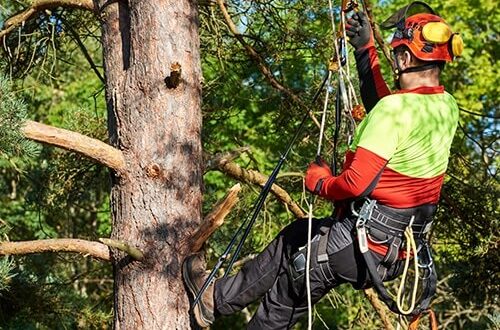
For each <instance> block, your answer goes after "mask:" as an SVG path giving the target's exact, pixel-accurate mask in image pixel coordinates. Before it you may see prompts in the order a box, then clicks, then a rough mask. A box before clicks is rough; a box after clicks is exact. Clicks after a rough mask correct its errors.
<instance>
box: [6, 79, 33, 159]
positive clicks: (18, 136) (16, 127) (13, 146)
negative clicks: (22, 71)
mask: <svg viewBox="0 0 500 330" xmlns="http://www.w3.org/2000/svg"><path fill="white" fill-rule="evenodd" d="M26 118H27V107H26V103H25V102H23V101H22V100H20V99H19V97H18V96H16V95H15V94H14V92H12V91H11V86H10V84H9V83H8V81H7V79H5V78H1V77H0V146H1V148H0V155H3V156H20V155H25V156H27V157H33V156H35V155H36V152H37V151H38V147H37V145H36V144H35V143H33V142H32V141H29V140H26V139H25V138H24V137H23V135H22V133H21V127H22V125H23V123H24V121H25V120H26Z"/></svg>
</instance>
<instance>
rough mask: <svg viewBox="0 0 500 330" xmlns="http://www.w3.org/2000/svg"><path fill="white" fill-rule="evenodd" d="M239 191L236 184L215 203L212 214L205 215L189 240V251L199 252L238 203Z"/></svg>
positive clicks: (239, 188) (238, 185) (239, 186)
mask: <svg viewBox="0 0 500 330" xmlns="http://www.w3.org/2000/svg"><path fill="white" fill-rule="evenodd" d="M240 190H241V185H240V184H239V183H238V184H236V185H234V186H233V187H232V188H231V189H229V191H228V193H227V194H226V196H225V197H224V199H223V200H222V201H220V202H219V203H217V205H216V206H215V207H214V209H213V210H212V212H210V213H209V214H207V215H206V216H205V218H204V219H203V223H202V224H201V226H200V227H199V228H198V231H197V232H195V233H194V234H193V235H192V236H191V237H190V238H189V244H190V245H191V248H190V250H191V251H193V252H198V251H200V249H201V247H202V246H203V243H205V241H206V240H207V239H208V237H210V235H212V234H213V232H214V231H215V230H216V229H217V228H219V227H220V226H221V225H222V223H223V222H224V218H225V217H226V216H227V215H228V214H229V212H230V211H231V210H232V208H233V207H234V206H235V205H236V203H238V201H239V198H238V193H239V192H240Z"/></svg>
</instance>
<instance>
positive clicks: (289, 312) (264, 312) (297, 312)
mask: <svg viewBox="0 0 500 330" xmlns="http://www.w3.org/2000/svg"><path fill="white" fill-rule="evenodd" d="M306 232H307V230H306V231H303V232H302V233H301V236H305V235H304V234H305V233H306ZM297 239H299V238H297ZM300 241H302V242H303V241H305V240H302V239H300ZM318 246H319V241H318V240H314V239H313V242H312V244H311V268H310V288H311V300H312V303H313V304H315V303H316V302H318V301H319V300H320V299H321V298H322V297H323V296H324V295H325V294H327V293H328V292H329V291H330V290H331V289H332V288H333V287H335V286H337V285H339V284H340V283H342V280H339V279H337V278H336V277H335V276H334V274H333V273H332V272H331V269H330V268H329V265H328V262H323V263H319V262H318V260H317V255H318ZM301 253H304V255H305V253H306V250H302V252H298V253H297V254H295V255H294V256H293V257H295V256H297V255H299V254H301ZM293 257H292V258H293ZM287 266H288V265H287ZM306 313H307V291H306V280H305V272H304V271H303V272H301V273H299V274H297V273H295V272H291V271H284V272H282V273H281V274H280V276H279V278H278V280H277V281H276V282H275V283H274V285H273V287H272V288H271V290H269V291H268V292H267V293H266V294H265V296H264V298H263V300H262V302H261V304H260V306H259V308H258V309H257V312H256V313H255V315H254V316H253V318H252V320H251V321H250V322H249V324H248V329H289V328H291V327H292V326H293V325H294V324H295V323H297V321H298V320H299V319H300V318H301V317H302V316H304V315H305V314H306Z"/></svg>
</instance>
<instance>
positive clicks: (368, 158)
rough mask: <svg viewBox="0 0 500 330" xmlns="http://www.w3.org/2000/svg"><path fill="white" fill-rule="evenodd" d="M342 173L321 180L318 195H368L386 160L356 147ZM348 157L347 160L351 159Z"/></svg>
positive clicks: (327, 196) (353, 196)
mask: <svg viewBox="0 0 500 330" xmlns="http://www.w3.org/2000/svg"><path fill="white" fill-rule="evenodd" d="M348 157H349V158H351V157H352V158H351V159H352V161H351V162H346V163H348V165H347V166H346V167H345V169H344V171H342V173H341V174H340V175H339V176H337V177H335V176H332V177H329V178H326V179H325V180H324V181H323V185H322V187H321V191H320V193H319V195H320V196H321V197H324V198H326V199H331V200H343V199H350V198H355V197H361V196H366V195H368V194H369V193H370V192H371V191H372V190H373V188H374V187H375V185H376V184H377V181H378V178H379V176H380V175H381V173H382V171H383V169H384V168H385V165H386V164H387V160H386V159H384V158H382V157H380V156H378V155H376V154H374V153H373V152H371V151H369V150H367V149H364V148H361V147H358V148H357V149H356V152H355V153H354V155H353V156H351V155H348ZM351 159H349V160H351Z"/></svg>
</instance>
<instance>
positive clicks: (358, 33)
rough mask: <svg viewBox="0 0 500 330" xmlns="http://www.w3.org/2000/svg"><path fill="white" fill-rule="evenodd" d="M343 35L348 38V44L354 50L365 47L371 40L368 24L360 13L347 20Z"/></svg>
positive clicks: (362, 13) (370, 30) (370, 29)
mask: <svg viewBox="0 0 500 330" xmlns="http://www.w3.org/2000/svg"><path fill="white" fill-rule="evenodd" d="M345 33H346V35H347V36H348V37H349V43H350V44H351V45H352V46H353V47H354V49H356V50H358V49H360V48H363V47H365V46H366V45H368V43H369V42H370V40H371V39H373V33H372V28H371V26H370V22H369V21H368V17H366V14H365V13H364V12H362V11H358V12H356V13H354V15H352V16H351V17H350V18H348V19H347V24H346V31H345Z"/></svg>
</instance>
